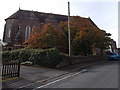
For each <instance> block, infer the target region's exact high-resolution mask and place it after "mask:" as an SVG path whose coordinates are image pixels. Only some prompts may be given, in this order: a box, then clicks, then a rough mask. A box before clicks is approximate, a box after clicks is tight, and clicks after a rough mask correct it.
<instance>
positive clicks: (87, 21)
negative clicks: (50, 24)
mask: <svg viewBox="0 0 120 90" xmlns="http://www.w3.org/2000/svg"><path fill="white" fill-rule="evenodd" d="M31 14H33V15H34V18H38V19H39V21H40V22H45V19H46V18H49V17H50V16H53V18H55V20H57V22H61V21H67V20H68V17H67V15H60V14H53V13H44V12H38V11H29V10H21V9H20V10H18V11H17V12H15V13H14V14H12V15H11V16H9V17H8V18H7V19H20V18H21V17H22V18H29V17H31ZM7 19H5V20H7ZM81 20H82V24H87V25H88V24H90V23H92V24H93V25H94V26H96V27H97V25H96V24H95V23H94V22H93V21H92V20H91V19H90V18H85V17H81ZM97 28H98V27H97Z"/></svg>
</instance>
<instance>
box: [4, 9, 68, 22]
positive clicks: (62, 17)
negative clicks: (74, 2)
mask: <svg viewBox="0 0 120 90" xmlns="http://www.w3.org/2000/svg"><path fill="white" fill-rule="evenodd" d="M32 13H33V14H34V15H35V17H36V18H39V20H40V21H44V20H45V19H46V18H48V16H50V15H52V16H53V17H54V18H55V19H56V20H57V21H58V22H60V21H66V20H67V16H66V15H60V14H53V13H44V12H37V11H28V10H18V11H17V12H15V13H14V14H12V15H11V16H9V17H8V18H6V19H5V20H8V19H20V17H24V18H25V17H31V14H32Z"/></svg>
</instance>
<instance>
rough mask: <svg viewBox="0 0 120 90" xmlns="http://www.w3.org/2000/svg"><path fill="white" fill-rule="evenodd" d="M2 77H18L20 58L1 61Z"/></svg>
mask: <svg viewBox="0 0 120 90" xmlns="http://www.w3.org/2000/svg"><path fill="white" fill-rule="evenodd" d="M2 64H3V65H2V79H8V78H13V77H19V75H20V60H16V61H10V62H3V63H2Z"/></svg>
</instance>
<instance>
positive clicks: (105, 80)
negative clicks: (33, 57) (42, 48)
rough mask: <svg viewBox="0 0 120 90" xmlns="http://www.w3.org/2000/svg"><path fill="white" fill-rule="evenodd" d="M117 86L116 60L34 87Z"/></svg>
mask: <svg viewBox="0 0 120 90" xmlns="http://www.w3.org/2000/svg"><path fill="white" fill-rule="evenodd" d="M39 88H118V62H117V61H110V62H108V63H105V64H101V65H96V66H92V67H89V68H86V69H84V70H80V71H76V72H72V73H70V74H68V75H66V76H62V77H60V78H56V79H53V80H50V81H48V82H46V83H45V84H43V85H40V86H37V87H36V88H35V90H36V89H39Z"/></svg>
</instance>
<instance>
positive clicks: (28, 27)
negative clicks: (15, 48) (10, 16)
mask: <svg viewBox="0 0 120 90" xmlns="http://www.w3.org/2000/svg"><path fill="white" fill-rule="evenodd" d="M31 32H32V29H31V27H30V26H29V25H28V26H26V31H25V40H28V39H29V37H30V33H31Z"/></svg>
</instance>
